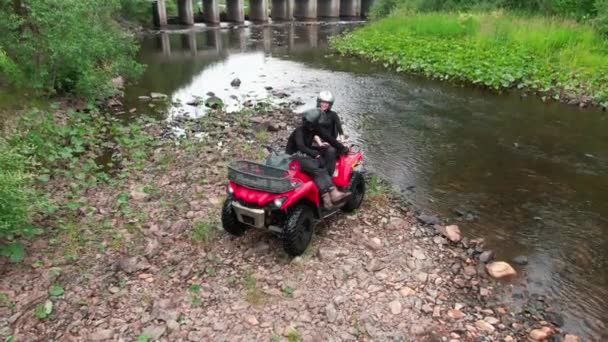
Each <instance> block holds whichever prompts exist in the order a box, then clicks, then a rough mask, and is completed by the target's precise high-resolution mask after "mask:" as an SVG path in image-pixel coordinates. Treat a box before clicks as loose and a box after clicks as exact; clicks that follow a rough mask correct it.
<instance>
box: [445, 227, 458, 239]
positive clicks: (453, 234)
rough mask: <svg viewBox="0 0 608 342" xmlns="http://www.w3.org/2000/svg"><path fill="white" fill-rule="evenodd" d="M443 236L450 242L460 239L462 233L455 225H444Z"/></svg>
mask: <svg viewBox="0 0 608 342" xmlns="http://www.w3.org/2000/svg"><path fill="white" fill-rule="evenodd" d="M445 237H447V238H448V240H450V241H452V242H459V241H460V240H462V234H461V233H460V228H459V227H458V226H457V225H455V224H452V225H449V226H446V227H445Z"/></svg>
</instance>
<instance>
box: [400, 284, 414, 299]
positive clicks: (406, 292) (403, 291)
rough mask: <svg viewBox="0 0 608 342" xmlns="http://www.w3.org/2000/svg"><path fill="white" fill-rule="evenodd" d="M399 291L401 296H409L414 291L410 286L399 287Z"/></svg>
mask: <svg viewBox="0 0 608 342" xmlns="http://www.w3.org/2000/svg"><path fill="white" fill-rule="evenodd" d="M399 293H400V294H401V295H402V296H403V297H409V296H413V295H414V294H415V293H416V291H414V290H413V289H412V288H410V287H407V286H404V287H402V288H401V290H399Z"/></svg>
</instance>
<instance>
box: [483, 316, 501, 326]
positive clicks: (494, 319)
mask: <svg viewBox="0 0 608 342" xmlns="http://www.w3.org/2000/svg"><path fill="white" fill-rule="evenodd" d="M483 320H484V321H486V322H488V323H490V324H492V325H496V324H498V323H500V321H499V320H498V319H497V318H496V317H491V316H489V317H486V318H484V319H483Z"/></svg>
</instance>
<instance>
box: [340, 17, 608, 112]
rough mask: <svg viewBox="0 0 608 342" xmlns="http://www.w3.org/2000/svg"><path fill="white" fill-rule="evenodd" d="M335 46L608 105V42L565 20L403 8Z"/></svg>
mask: <svg viewBox="0 0 608 342" xmlns="http://www.w3.org/2000/svg"><path fill="white" fill-rule="evenodd" d="M332 45H333V47H334V48H335V49H337V51H338V52H340V53H342V54H349V55H355V56H361V57H364V58H367V59H370V60H372V61H374V62H379V63H383V64H384V66H385V67H389V68H394V69H396V70H397V71H399V72H411V73H417V74H423V75H426V76H428V77H432V78H437V79H441V80H450V81H456V82H465V83H471V84H474V85H481V86H484V87H488V88H492V89H496V90H499V89H507V88H519V89H523V90H526V91H532V92H536V93H541V94H544V95H548V96H551V97H553V98H555V99H561V100H564V99H566V100H571V99H576V100H582V101H584V102H595V103H597V104H601V105H602V106H605V107H608V44H607V43H606V41H605V40H603V38H601V36H600V35H599V34H597V33H596V32H595V31H594V30H593V29H592V28H591V27H588V26H585V25H581V24H577V23H576V22H572V21H568V20H564V19H556V18H543V17H536V16H516V15H512V14H506V13H504V12H501V11H498V12H492V13H487V12H486V13H476V14H456V13H436V12H435V13H418V14H406V13H396V14H394V15H392V16H390V17H388V18H385V19H382V20H380V21H377V22H374V23H372V24H370V25H369V26H366V27H363V28H360V29H357V30H355V31H353V32H350V33H346V34H344V35H342V36H339V37H336V38H335V39H333V40H332Z"/></svg>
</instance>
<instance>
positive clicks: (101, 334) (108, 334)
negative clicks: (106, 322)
mask: <svg viewBox="0 0 608 342" xmlns="http://www.w3.org/2000/svg"><path fill="white" fill-rule="evenodd" d="M112 336H114V330H112V329H97V330H95V331H94V332H92V333H91V334H90V335H89V341H105V340H109V339H111V338H112Z"/></svg>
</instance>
